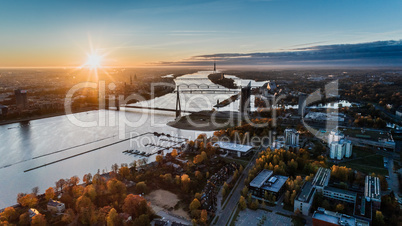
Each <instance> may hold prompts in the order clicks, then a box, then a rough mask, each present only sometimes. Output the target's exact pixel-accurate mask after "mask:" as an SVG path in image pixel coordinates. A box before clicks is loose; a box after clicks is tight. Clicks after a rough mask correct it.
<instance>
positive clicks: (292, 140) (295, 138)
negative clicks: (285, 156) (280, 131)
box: [285, 129, 299, 147]
mask: <svg viewBox="0 0 402 226" xmlns="http://www.w3.org/2000/svg"><path fill="white" fill-rule="evenodd" d="M285 144H286V145H288V146H291V147H298V146H299V132H297V130H295V129H285Z"/></svg>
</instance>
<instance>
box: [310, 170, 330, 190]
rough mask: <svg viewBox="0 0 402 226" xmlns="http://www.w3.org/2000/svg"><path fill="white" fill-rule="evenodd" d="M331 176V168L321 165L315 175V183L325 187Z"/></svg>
mask: <svg viewBox="0 0 402 226" xmlns="http://www.w3.org/2000/svg"><path fill="white" fill-rule="evenodd" d="M330 176H331V170H330V169H326V168H323V167H320V168H319V169H318V171H317V174H316V175H315V176H314V179H313V185H314V186H319V187H324V186H327V185H328V181H329V177H330Z"/></svg>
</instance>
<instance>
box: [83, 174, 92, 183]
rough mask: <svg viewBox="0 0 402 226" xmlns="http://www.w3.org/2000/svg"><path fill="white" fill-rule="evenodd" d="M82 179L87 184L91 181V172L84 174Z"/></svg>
mask: <svg viewBox="0 0 402 226" xmlns="http://www.w3.org/2000/svg"><path fill="white" fill-rule="evenodd" d="M82 181H84V183H85V184H87V185H88V184H90V183H91V181H92V174H91V173H88V174H85V175H84V177H82Z"/></svg>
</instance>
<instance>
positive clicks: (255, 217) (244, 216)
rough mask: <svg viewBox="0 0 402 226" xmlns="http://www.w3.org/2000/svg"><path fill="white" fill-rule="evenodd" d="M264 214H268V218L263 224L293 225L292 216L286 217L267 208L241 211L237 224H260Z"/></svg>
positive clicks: (272, 225) (271, 225)
mask: <svg viewBox="0 0 402 226" xmlns="http://www.w3.org/2000/svg"><path fill="white" fill-rule="evenodd" d="M264 215H265V216H266V219H265V221H264V224H263V225H270V226H274V225H292V218H290V217H285V216H282V215H279V214H276V213H273V212H268V211H265V210H255V211H254V210H250V209H245V210H243V211H240V213H239V216H238V217H237V221H236V223H235V225H253V226H255V225H258V223H260V221H261V219H262V218H263V216H264Z"/></svg>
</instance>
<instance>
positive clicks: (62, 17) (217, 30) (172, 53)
mask: <svg viewBox="0 0 402 226" xmlns="http://www.w3.org/2000/svg"><path fill="white" fill-rule="evenodd" d="M401 4H402V3H401V2H399V1H387V2H375V1H354V2H350V1H330V2H325V3H322V2H320V1H291V0H289V1H287V0H272V1H264V0H242V1H225V0H223V1H191V2H188V1H175V2H169V3H167V2H163V1H146V2H145V1H136V2H130V1H121V2H119V4H115V3H112V2H108V1H86V2H81V1H66V2H59V1H57V2H54V1H42V2H40V3H38V2H29V1H23V2H22V3H21V2H19V3H16V2H8V1H7V2H6V1H2V6H3V7H1V9H0V15H1V16H0V18H1V20H0V28H2V35H1V37H0V49H2V51H1V53H0V62H1V63H0V67H79V66H81V65H83V64H85V63H86V62H87V61H88V59H87V58H88V54H90V53H91V52H96V53H97V54H98V55H103V56H104V57H103V58H102V60H101V61H102V63H101V64H102V66H112V67H119V66H121V67H136V66H168V65H174V66H203V65H206V64H207V63H209V61H210V60H218V62H219V63H221V64H224V65H261V64H263V65H270V64H273V65H282V66H284V65H285V66H288V65H289V64H291V65H293V64H295V65H300V64H305V60H303V58H300V57H299V59H297V60H296V63H294V59H293V58H289V59H285V60H284V61H278V60H274V61H262V62H261V61H259V62H258V63H256V62H255V61H253V62H251V61H250V60H249V58H250V56H253V57H251V58H253V59H255V55H257V54H259V53H264V54H265V56H269V57H272V56H273V55H278V54H280V53H285V55H286V54H288V53H299V52H304V53H306V52H308V53H311V49H313V51H318V52H319V53H322V50H323V47H324V49H325V48H327V47H331V48H334V47H336V46H338V47H339V46H342V44H350V45H346V46H343V48H344V49H343V50H341V51H346V52H348V50H346V48H347V47H351V48H352V49H353V48H354V49H356V48H358V49H360V47H363V46H364V47H365V48H366V47H369V48H366V49H365V50H367V49H368V51H369V52H370V53H371V54H373V55H372V56H370V57H369V58H370V59H374V60H375V59H376V58H375V57H378V58H381V59H382V61H383V62H384V63H385V65H384V66H400V64H398V60H399V59H400V58H401V57H402V56H401V55H400V51H399V49H400V46H401V42H400V41H399V40H400V39H401V37H402V25H400V24H399V23H398V21H400V20H401V19H402V15H400V13H399V10H398V9H399V8H400V6H401ZM392 40H394V41H392ZM378 41H382V42H378ZM373 43H377V44H378V43H380V44H381V45H382V46H381V48H378V46H377V47H376V46H374V47H373V45H372V44H373ZM390 43H391V45H389V44H390ZM370 44H371V46H370ZM384 46H385V48H388V50H389V49H391V50H393V52H389V51H386V52H385V53H386V56H387V57H386V58H384V54H383V53H384V52H383V49H382V48H383V47H384ZM317 47H318V48H317ZM338 47H336V48H337V50H339V48H338ZM370 48H371V49H370ZM373 48H374V49H375V48H377V50H376V52H375V51H374V52H373V51H372V50H373ZM320 51H321V52H320ZM288 55H289V54H288ZM290 55H292V54H290ZM363 55H364V54H363ZM200 56H201V58H200ZM205 56H207V58H206V57H205ZM222 56H225V57H226V58H225V59H222V58H221V57H222ZM234 56H236V57H237V56H240V58H238V59H237V60H236V61H233V58H234ZM227 57H229V58H230V59H229V60H228V59H227ZM242 57H244V58H245V59H243V58H242ZM286 57H288V56H286ZM302 57H303V56H302ZM353 57H354V56H350V55H349V56H347V57H346V59H349V58H350V59H353ZM364 57H366V58H367V56H364ZM364 57H363V58H364ZM372 57H374V58H372ZM208 58H210V59H208ZM366 58H364V59H366ZM364 59H363V60H364ZM306 60H307V61H308V60H310V62H308V63H307V65H312V66H314V65H328V64H329V65H333V66H334V65H335V66H336V65H338V64H339V63H338V62H337V63H333V61H332V60H330V59H326V60H330V63H328V62H314V59H313V61H311V59H310V58H308V57H307V58H306ZM388 60H389V61H388ZM288 61H289V62H291V63H289V62H288ZM360 63H361V62H360ZM368 63H370V64H371V61H368V62H365V63H363V64H359V62H356V61H354V60H347V62H346V65H348V66H354V65H357V66H365V65H366V64H368ZM381 65H382V64H381V62H377V65H374V66H381Z"/></svg>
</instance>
